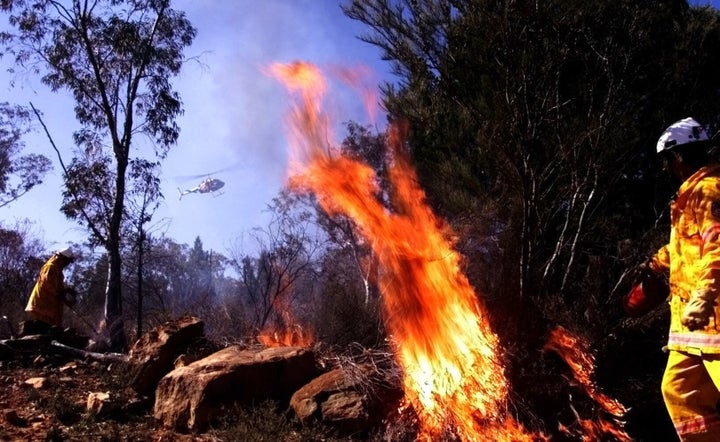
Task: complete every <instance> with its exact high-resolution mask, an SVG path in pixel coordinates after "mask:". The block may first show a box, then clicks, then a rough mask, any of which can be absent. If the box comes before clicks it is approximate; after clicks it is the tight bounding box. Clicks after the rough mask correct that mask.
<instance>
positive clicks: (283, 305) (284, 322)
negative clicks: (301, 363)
mask: <svg viewBox="0 0 720 442" xmlns="http://www.w3.org/2000/svg"><path fill="white" fill-rule="evenodd" d="M277 273H278V274H279V275H280V281H279V282H278V284H277V291H276V292H275V294H274V296H273V297H272V302H271V304H270V309H271V310H270V312H269V313H275V314H276V315H275V321H274V322H271V323H270V324H268V325H267V326H265V327H264V328H263V329H262V330H261V331H260V334H259V335H258V337H257V339H258V341H259V342H260V343H261V344H263V345H264V346H266V347H310V346H311V345H312V344H313V343H314V342H315V334H314V333H313V331H312V330H308V329H304V328H303V327H301V326H300V325H298V324H297V322H296V321H295V318H294V316H293V314H292V306H291V305H290V302H289V296H290V294H291V293H292V286H293V285H292V283H291V282H289V281H288V280H287V275H285V274H284V273H283V272H277ZM269 316H270V315H268V317H269Z"/></svg>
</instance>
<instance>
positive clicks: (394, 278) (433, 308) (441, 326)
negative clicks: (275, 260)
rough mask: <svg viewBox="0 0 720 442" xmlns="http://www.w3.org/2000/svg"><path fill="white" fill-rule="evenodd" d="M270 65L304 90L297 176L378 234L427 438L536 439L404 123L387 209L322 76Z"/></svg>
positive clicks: (296, 90) (299, 66) (395, 330)
mask: <svg viewBox="0 0 720 442" xmlns="http://www.w3.org/2000/svg"><path fill="white" fill-rule="evenodd" d="M269 72H270V73H271V74H272V75H273V76H275V77H276V78H278V79H279V80H280V81H281V82H282V83H283V84H284V85H285V86H286V87H287V89H288V90H289V91H290V92H291V93H293V94H295V96H296V97H297V98H298V100H297V102H296V106H295V107H294V108H293V110H292V112H291V114H290V118H289V128H290V132H291V134H290V135H291V136H290V144H291V147H292V152H291V171H292V172H294V177H293V178H292V182H293V184H294V185H295V186H299V187H301V188H303V189H309V190H310V191H312V192H313V193H315V195H316V197H317V199H318V201H319V203H320V205H321V206H322V208H323V209H324V210H325V211H327V212H328V213H329V214H343V215H346V216H348V217H350V218H351V219H353V220H354V222H355V223H356V224H357V226H358V227H359V229H360V231H361V233H362V234H363V235H364V236H365V237H366V238H372V239H373V241H372V242H371V243H372V245H373V251H374V252H375V254H376V255H377V257H378V260H379V262H380V267H381V271H380V272H379V281H378V282H379V285H380V289H381V292H382V299H383V303H384V309H385V317H386V326H387V330H388V332H389V334H390V336H391V337H392V339H393V342H394V345H395V347H396V351H397V357H398V362H399V364H400V366H401V367H402V369H403V372H404V380H403V382H404V389H405V394H406V400H407V401H408V403H410V404H411V405H412V406H413V407H414V408H415V410H416V412H417V413H418V416H419V419H420V422H421V427H422V428H421V434H420V438H421V439H428V440H431V439H433V438H436V437H438V436H439V435H440V434H441V433H443V432H444V431H447V430H448V429H452V431H454V432H455V433H456V434H457V436H459V437H460V438H462V439H463V440H473V441H479V440H487V441H500V440H530V439H532V437H531V436H530V435H529V434H527V432H526V431H525V430H524V429H523V428H522V427H520V426H519V425H518V424H517V423H516V422H515V421H514V419H513V418H512V417H511V416H510V415H509V414H508V413H507V410H506V395H507V392H508V386H507V381H506V378H505V373H504V367H503V366H502V365H501V363H500V360H501V358H500V355H499V349H498V340H497V336H496V335H495V334H494V333H493V332H492V331H491V328H490V325H489V323H488V319H487V314H486V311H485V308H484V306H483V305H481V303H480V302H479V301H478V297H477V296H476V294H475V292H474V290H473V288H472V287H471V285H470V284H469V282H468V280H467V278H466V277H465V275H464V274H463V273H462V271H461V269H460V256H459V255H458V254H457V253H456V251H455V250H454V249H453V244H452V243H451V241H450V240H449V239H448V238H449V237H450V235H451V232H450V230H449V228H448V226H446V225H445V224H444V223H443V222H442V221H441V220H440V219H438V218H437V217H435V216H434V214H433V213H432V211H431V210H430V209H429V208H428V207H427V206H426V205H425V203H424V201H425V195H424V193H423V191H422V190H421V189H420V188H419V187H418V184H417V182H418V180H417V177H416V174H415V171H414V170H413V168H412V167H411V166H410V164H409V161H408V159H407V158H406V155H405V154H404V148H403V143H404V139H405V138H404V130H405V129H404V128H403V127H400V126H394V127H391V128H390V130H389V149H390V161H389V162H388V166H389V176H390V182H391V183H392V186H393V190H392V203H391V208H388V207H385V206H383V205H382V204H381V203H380V202H378V200H377V198H376V197H375V195H377V194H378V193H379V189H378V186H377V179H376V176H375V175H374V172H373V170H372V169H371V168H369V167H368V166H366V165H364V164H362V163H359V162H356V161H353V160H351V159H349V158H347V157H345V156H342V155H339V154H337V153H336V152H334V151H333V149H332V147H331V146H333V144H332V140H331V139H330V138H329V137H330V135H331V134H329V133H328V131H329V127H330V126H329V124H328V122H329V118H328V117H327V116H326V115H325V114H323V112H322V110H321V106H320V103H321V99H322V97H323V94H324V92H325V89H326V83H325V80H324V77H323V75H322V74H321V72H320V70H319V69H318V68H317V67H316V66H314V65H311V64H308V63H301V62H297V63H293V64H274V65H272V66H271V67H270V68H269Z"/></svg>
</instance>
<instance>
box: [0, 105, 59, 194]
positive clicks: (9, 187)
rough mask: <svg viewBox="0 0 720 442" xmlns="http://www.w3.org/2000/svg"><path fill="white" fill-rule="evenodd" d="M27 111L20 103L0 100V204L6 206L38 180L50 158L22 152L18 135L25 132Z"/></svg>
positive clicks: (27, 122) (49, 165)
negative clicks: (1, 101) (11, 103)
mask: <svg viewBox="0 0 720 442" xmlns="http://www.w3.org/2000/svg"><path fill="white" fill-rule="evenodd" d="M29 128H30V113H29V111H28V110H27V109H25V108H24V107H22V106H14V105H10V104H8V103H0V207H4V206H7V205H8V204H10V203H11V202H13V201H15V200H16V199H18V198H20V197H21V196H22V195H24V194H25V193H27V192H28V191H29V190H30V189H32V188H33V187H35V186H36V185H38V184H40V183H41V182H42V178H43V176H44V175H45V173H47V172H48V171H49V170H50V169H51V166H52V165H51V163H50V160H49V159H48V158H47V157H46V156H44V155H40V154H34V153H25V154H23V149H24V148H25V143H24V142H23V139H22V137H23V136H24V135H25V134H26V133H27V132H28V131H29Z"/></svg>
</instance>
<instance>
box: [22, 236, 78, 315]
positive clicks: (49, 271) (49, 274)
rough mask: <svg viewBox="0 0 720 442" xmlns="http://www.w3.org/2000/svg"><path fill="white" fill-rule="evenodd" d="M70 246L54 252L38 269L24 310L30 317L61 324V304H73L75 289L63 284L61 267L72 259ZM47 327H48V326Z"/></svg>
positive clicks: (65, 265)
mask: <svg viewBox="0 0 720 442" xmlns="http://www.w3.org/2000/svg"><path fill="white" fill-rule="evenodd" d="M74 259H75V257H74V255H73V253H72V250H71V249H70V248H66V249H63V250H60V251H58V252H55V253H54V254H53V255H52V256H51V257H50V259H49V260H48V261H47V262H46V263H45V264H44V265H43V266H42V269H40V275H39V276H38V279H37V282H36V283H35V287H33V290H32V293H31V294H30V299H29V300H28V303H27V307H25V311H26V312H27V313H28V316H29V317H30V318H31V319H34V320H36V321H40V322H41V323H44V324H47V325H49V326H61V325H62V318H63V304H65V305H68V306H70V307H72V306H73V305H74V304H75V291H74V290H73V289H72V288H70V287H68V286H66V285H65V280H64V277H63V269H65V267H67V266H68V265H69V264H70V263H72V262H73V261H74ZM48 328H49V327H48Z"/></svg>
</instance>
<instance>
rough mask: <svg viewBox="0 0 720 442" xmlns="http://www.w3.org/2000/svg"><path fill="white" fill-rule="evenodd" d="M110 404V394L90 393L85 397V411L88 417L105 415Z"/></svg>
mask: <svg viewBox="0 0 720 442" xmlns="http://www.w3.org/2000/svg"><path fill="white" fill-rule="evenodd" d="M109 404H110V393H107V392H105V393H90V394H88V397H87V403H86V405H85V411H87V413H88V414H89V415H90V416H100V415H102V414H107V412H108V408H109Z"/></svg>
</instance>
